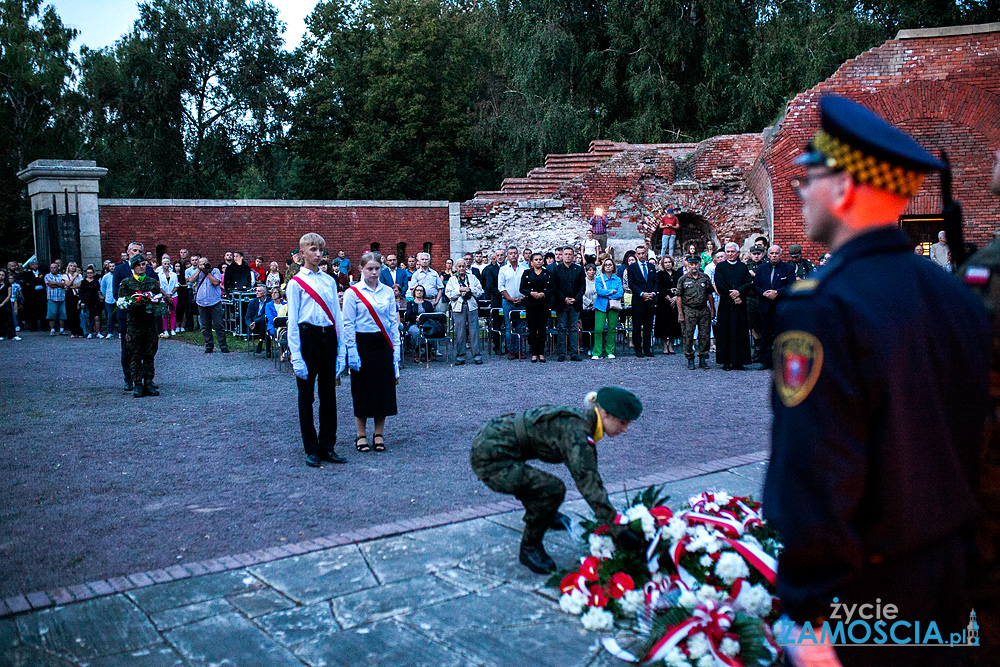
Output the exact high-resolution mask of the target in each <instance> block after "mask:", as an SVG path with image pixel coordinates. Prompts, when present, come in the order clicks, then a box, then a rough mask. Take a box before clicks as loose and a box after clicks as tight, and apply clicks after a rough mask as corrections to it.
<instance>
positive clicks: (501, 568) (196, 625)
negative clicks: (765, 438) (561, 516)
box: [0, 453, 766, 667]
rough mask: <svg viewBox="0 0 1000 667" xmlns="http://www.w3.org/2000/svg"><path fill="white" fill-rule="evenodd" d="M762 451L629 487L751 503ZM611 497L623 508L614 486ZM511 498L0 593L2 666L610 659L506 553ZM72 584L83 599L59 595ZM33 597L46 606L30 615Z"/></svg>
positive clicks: (279, 666)
mask: <svg viewBox="0 0 1000 667" xmlns="http://www.w3.org/2000/svg"><path fill="white" fill-rule="evenodd" d="M763 456H764V454H763V453H759V454H757V455H747V456H743V457H732V458H730V459H726V460H721V461H717V462H714V463H716V464H719V465H722V466H723V469H718V470H719V471H718V472H714V473H710V474H698V473H699V471H698V470H694V469H691V468H684V469H674V470H671V471H667V472H666V473H660V474H659V475H650V476H649V477H647V478H643V479H641V480H635V481H634V483H630V484H628V485H627V488H629V489H630V490H635V489H641V488H643V487H644V486H646V485H648V484H650V483H658V482H664V481H666V482H667V483H666V491H667V492H668V493H669V494H670V496H671V500H670V503H669V504H670V506H671V507H673V508H676V507H678V506H680V505H681V504H682V503H683V502H684V501H685V500H686V499H687V497H688V496H689V495H692V494H694V493H698V492H700V491H704V490H726V491H729V492H731V493H734V494H740V495H744V494H754V495H757V496H758V497H759V493H760V488H761V485H762V483H763V477H764V471H765V469H766V463H765V462H764V461H763ZM754 458H756V460H757V462H755V463H749V461H750V460H752V459H754ZM726 463H728V464H729V465H728V466H725V464H726ZM703 466H705V467H708V466H709V464H703ZM685 471H686V472H687V473H688V475H687V476H684V475H683V472H685ZM692 473H693V474H692ZM669 480H672V481H669ZM567 498H571V500H568V501H567V502H566V503H565V504H564V506H563V511H565V512H566V513H567V514H569V515H570V516H575V515H579V516H588V515H590V513H589V509H588V508H587V506H586V504H585V503H584V502H583V501H582V500H580V499H579V495H578V494H577V495H575V496H573V495H572V494H568V495H567ZM612 501H613V503H614V504H615V505H616V506H619V507H620V506H622V505H623V504H624V502H625V495H624V492H619V493H616V494H613V495H612ZM516 506H517V504H516V503H511V502H508V501H501V502H498V503H495V504H494V505H493V509H494V510H495V513H493V514H489V515H487V516H481V517H479V518H475V519H469V520H464V521H462V520H459V521H452V522H447V523H444V524H443V525H438V526H436V527H431V528H426V527H425V528H418V529H416V530H409V531H407V527H406V525H405V523H406V522H403V523H402V524H400V525H398V526H397V528H398V529H399V532H398V533H397V534H394V535H391V536H385V537H377V538H375V539H371V538H372V537H374V536H375V535H377V534H378V533H379V532H380V530H379V527H375V528H373V529H370V532H369V537H368V538H365V537H363V536H361V537H360V538H359V539H357V540H356V541H355V542H353V543H350V544H341V545H339V546H329V547H324V545H323V544H322V541H313V543H312V547H313V550H311V551H308V552H307V553H301V554H300V555H295V556H288V555H286V556H285V557H275V553H282V552H281V551H279V552H272V550H264V551H262V552H255V553H254V554H240V555H238V556H236V557H226V558H222V559H216V560H214V561H206V562H203V563H200V564H198V563H196V564H191V565H188V566H185V567H186V570H185V568H180V570H179V571H177V570H174V571H173V572H172V573H169V574H167V573H164V574H166V578H165V583H156V582H155V581H154V578H162V577H160V576H159V575H157V574H156V573H155V572H152V573H144V574H142V575H130V576H129V577H127V578H125V577H122V578H119V579H118V580H111V581H110V582H97V583H103V584H105V585H106V586H107V590H105V589H104V588H102V587H101V586H98V585H97V583H94V584H88V585H85V586H74V587H70V588H69V589H68V590H63V589H60V590H61V591H62V592H61V593H60V592H54V593H52V595H53V596H60V595H63V594H65V595H66V596H67V598H66V599H64V600H59V599H56V600H53V599H50V597H46V594H40V595H41V596H42V597H45V598H46V599H45V600H42V599H41V598H39V597H38V595H39V594H33V595H35V599H34V600H31V599H30V598H31V597H32V595H29V596H27V597H24V596H15V597H11V598H7V600H5V601H4V602H3V603H2V606H0V611H2V612H3V613H4V614H6V615H7V618H0V666H4V667H6V666H8V665H12V666H14V665H16V666H18V667H68V666H71V665H72V666H77V667H118V666H120V665H128V666H133V665H134V666H136V667H166V666H168V665H169V666H174V665H190V666H199V667H201V666H209V665H213V666H216V665H217V666H221V665H229V666H232V667H244V666H256V665H262V666H268V667H270V666H272V665H273V666H276V667H284V666H286V665H288V666H292V665H295V666H298V667H302V666H303V665H308V666H309V667H322V666H333V665H382V664H399V665H434V666H445V665H525V664H530V665H553V666H559V667H567V666H571V665H581V666H583V665H587V666H594V665H607V664H611V662H613V660H612V659H610V658H609V657H608V656H607V655H606V654H605V653H603V652H602V651H600V650H599V645H598V640H599V639H600V637H601V635H599V634H598V633H589V632H587V631H585V630H584V629H583V627H582V625H581V624H580V622H579V620H578V619H577V618H576V617H573V616H569V615H567V614H564V613H562V612H561V611H560V610H559V607H558V604H557V603H556V599H557V597H558V592H557V591H555V590H553V589H548V588H545V586H544V582H545V579H546V577H542V576H538V575H535V574H532V573H531V572H529V571H528V570H527V569H526V568H524V567H522V566H521V565H520V564H519V563H518V562H517V548H518V544H519V537H518V532H519V531H520V530H521V529H522V527H523V523H522V520H521V515H522V512H521V511H517V510H514V511H511V510H512V509H513V508H514V507H516ZM425 523H426V522H425ZM381 532H383V533H384V532H386V531H385V530H382V531H381ZM355 537H359V536H355ZM334 541H335V540H334ZM327 542H331V543H332V541H330V540H327ZM546 546H547V548H548V550H549V552H550V553H551V554H552V556H553V558H555V559H556V562H557V563H559V564H560V566H562V567H570V566H571V565H572V563H573V562H575V561H576V560H577V559H579V558H580V557H581V556H582V555H584V554H585V551H586V550H585V548H584V545H583V543H582V542H579V541H575V540H574V538H573V537H572V536H571V535H570V534H568V533H549V534H548V535H547V536H546ZM290 547H295V548H296V549H301V550H302V551H307V549H309V545H305V546H300V547H296V545H287V546H286V547H284V553H285V554H287V553H289V552H294V551H295V549H291V548H290ZM268 553H271V557H268ZM260 561H266V562H260ZM255 563H256V564H255ZM195 566H197V567H195ZM199 569H200V570H201V571H203V572H207V571H208V570H209V569H218V570H219V571H216V572H210V573H202V574H199ZM182 572H185V573H186V574H185V576H181V573H182ZM149 575H152V576H149ZM116 588H117V589H120V590H117V591H115V590H114V589H116ZM84 592H87V593H88V594H89V597H92V598H93V599H90V600H86V601H82V602H69V601H70V600H73V599H74V598H79V597H81V596H84ZM64 602H69V603H68V604H64ZM32 604H35V605H37V606H45V608H43V609H39V610H35V611H29V610H30V609H31V606H32ZM53 605H54V606H53Z"/></svg>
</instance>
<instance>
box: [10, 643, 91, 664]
mask: <svg viewBox="0 0 1000 667" xmlns="http://www.w3.org/2000/svg"><path fill="white" fill-rule="evenodd" d="M78 664H79V663H77V662H74V661H72V660H69V659H67V658H63V657H61V656H58V655H56V654H54V653H49V652H48V651H46V650H45V649H43V648H41V647H38V646H17V647H14V648H12V649H9V650H7V651H3V652H0V665H3V667H76V666H77V665H78Z"/></svg>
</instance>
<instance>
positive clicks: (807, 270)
mask: <svg viewBox="0 0 1000 667" xmlns="http://www.w3.org/2000/svg"><path fill="white" fill-rule="evenodd" d="M788 257H789V261H788V263H789V264H791V265H792V268H794V269H795V279H796V280H803V279H805V278H808V277H809V275H810V274H811V273H812V272H813V271H815V270H816V265H815V264H813V263H812V260H809V259H806V258H805V257H803V256H802V246H800V245H799V244H798V243H793V244H792V245H790V246H788Z"/></svg>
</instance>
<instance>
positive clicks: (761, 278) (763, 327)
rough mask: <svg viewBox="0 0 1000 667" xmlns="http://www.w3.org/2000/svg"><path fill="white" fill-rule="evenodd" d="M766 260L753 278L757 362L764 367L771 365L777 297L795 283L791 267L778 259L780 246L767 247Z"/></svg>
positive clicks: (786, 291) (779, 257)
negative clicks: (758, 327) (757, 342)
mask: <svg viewBox="0 0 1000 667" xmlns="http://www.w3.org/2000/svg"><path fill="white" fill-rule="evenodd" d="M767 259H768V262H767V263H766V264H761V265H760V267H759V268H758V269H757V275H755V276H754V279H753V287H754V291H755V292H756V293H757V294H758V296H759V298H758V303H757V310H758V312H759V313H760V362H761V363H762V364H763V365H764V370H767V369H769V368H772V366H773V364H772V359H771V356H772V355H771V351H772V348H773V347H774V336H775V333H774V331H775V316H776V315H777V310H778V309H777V305H778V300H779V299H782V298H784V297H785V295H786V294H788V290H789V289H791V286H792V284H794V283H795V269H794V268H793V267H792V266H791V265H790V264H788V263H787V262H782V261H781V246H779V245H773V246H771V247H770V248H768V250H767Z"/></svg>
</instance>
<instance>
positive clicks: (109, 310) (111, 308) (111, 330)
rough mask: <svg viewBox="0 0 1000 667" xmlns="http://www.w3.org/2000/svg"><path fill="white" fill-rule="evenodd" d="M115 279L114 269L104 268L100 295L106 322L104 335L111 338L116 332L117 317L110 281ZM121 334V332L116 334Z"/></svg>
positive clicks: (115, 299)
mask: <svg viewBox="0 0 1000 667" xmlns="http://www.w3.org/2000/svg"><path fill="white" fill-rule="evenodd" d="M114 279H115V275H114V269H111V270H110V271H109V270H107V269H105V273H104V275H103V276H101V296H103V297H104V298H103V300H104V320H105V322H107V325H106V326H105V329H106V331H105V333H104V335H105V337H106V338H113V337H114V336H115V334H116V333H118V317H116V316H115V301H117V297H115V293H114V290H113V289H112V287H111V283H112V281H113V280H114ZM118 335H119V336H121V334H118Z"/></svg>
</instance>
